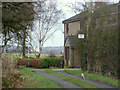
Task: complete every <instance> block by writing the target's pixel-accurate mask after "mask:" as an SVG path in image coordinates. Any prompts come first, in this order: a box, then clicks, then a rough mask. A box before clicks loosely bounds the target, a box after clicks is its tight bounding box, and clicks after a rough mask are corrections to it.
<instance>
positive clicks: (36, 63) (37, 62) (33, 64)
mask: <svg viewBox="0 0 120 90" xmlns="http://www.w3.org/2000/svg"><path fill="white" fill-rule="evenodd" d="M41 60H42V59H41V58H36V59H32V60H31V62H30V66H31V67H35V68H40V67H41Z"/></svg>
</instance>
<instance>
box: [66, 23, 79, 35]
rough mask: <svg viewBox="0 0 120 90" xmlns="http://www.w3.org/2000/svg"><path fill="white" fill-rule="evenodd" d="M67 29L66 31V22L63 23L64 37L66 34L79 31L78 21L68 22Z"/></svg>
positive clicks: (74, 33)
mask: <svg viewBox="0 0 120 90" xmlns="http://www.w3.org/2000/svg"><path fill="white" fill-rule="evenodd" d="M68 28H69V31H68V33H67V24H65V25H64V32H65V37H66V36H67V35H76V34H77V33H78V31H80V21H77V22H72V23H68Z"/></svg>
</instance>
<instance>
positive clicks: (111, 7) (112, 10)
mask: <svg viewBox="0 0 120 90" xmlns="http://www.w3.org/2000/svg"><path fill="white" fill-rule="evenodd" d="M117 4H118V3H117ZM117 4H111V5H107V6H105V7H104V8H106V9H103V12H104V10H107V13H108V14H110V13H116V11H115V10H117ZM100 9H101V8H98V9H97V10H96V11H97V12H96V13H94V17H98V16H99V15H100V14H99V10H100ZM87 17H88V10H86V11H83V12H81V13H79V14H77V15H75V16H73V17H70V18H68V19H66V20H64V21H62V23H63V24H65V23H71V22H76V21H83V20H86V18H87Z"/></svg>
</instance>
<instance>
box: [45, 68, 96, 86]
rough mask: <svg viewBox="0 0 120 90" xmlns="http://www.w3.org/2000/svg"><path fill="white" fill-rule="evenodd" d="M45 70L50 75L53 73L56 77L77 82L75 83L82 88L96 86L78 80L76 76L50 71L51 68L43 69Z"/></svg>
mask: <svg viewBox="0 0 120 90" xmlns="http://www.w3.org/2000/svg"><path fill="white" fill-rule="evenodd" d="M45 72H47V73H49V74H51V75H54V76H56V77H59V78H61V79H63V80H66V81H69V82H71V83H74V84H77V85H79V86H81V87H82V88H96V86H94V85H92V84H89V83H87V82H83V81H80V80H78V79H76V78H73V77H71V76H68V75H63V74H59V73H56V72H55V71H52V70H45Z"/></svg>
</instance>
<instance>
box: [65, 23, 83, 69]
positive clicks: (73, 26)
mask: <svg viewBox="0 0 120 90" xmlns="http://www.w3.org/2000/svg"><path fill="white" fill-rule="evenodd" d="M68 28H69V30H68V33H67V24H64V41H65V39H66V36H67V35H76V34H78V32H79V31H80V28H81V27H80V21H77V22H72V23H68ZM64 47H69V43H68V41H66V43H65V46H64ZM64 50H65V48H64ZM64 52H65V53H64V62H65V65H67V60H66V51H64ZM72 54H73V53H72V49H71V48H69V65H68V66H70V67H73V64H72V62H73V61H72V56H73V55H72ZM80 65H81V64H80V60H79V55H78V52H77V51H76V49H74V67H80Z"/></svg>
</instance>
